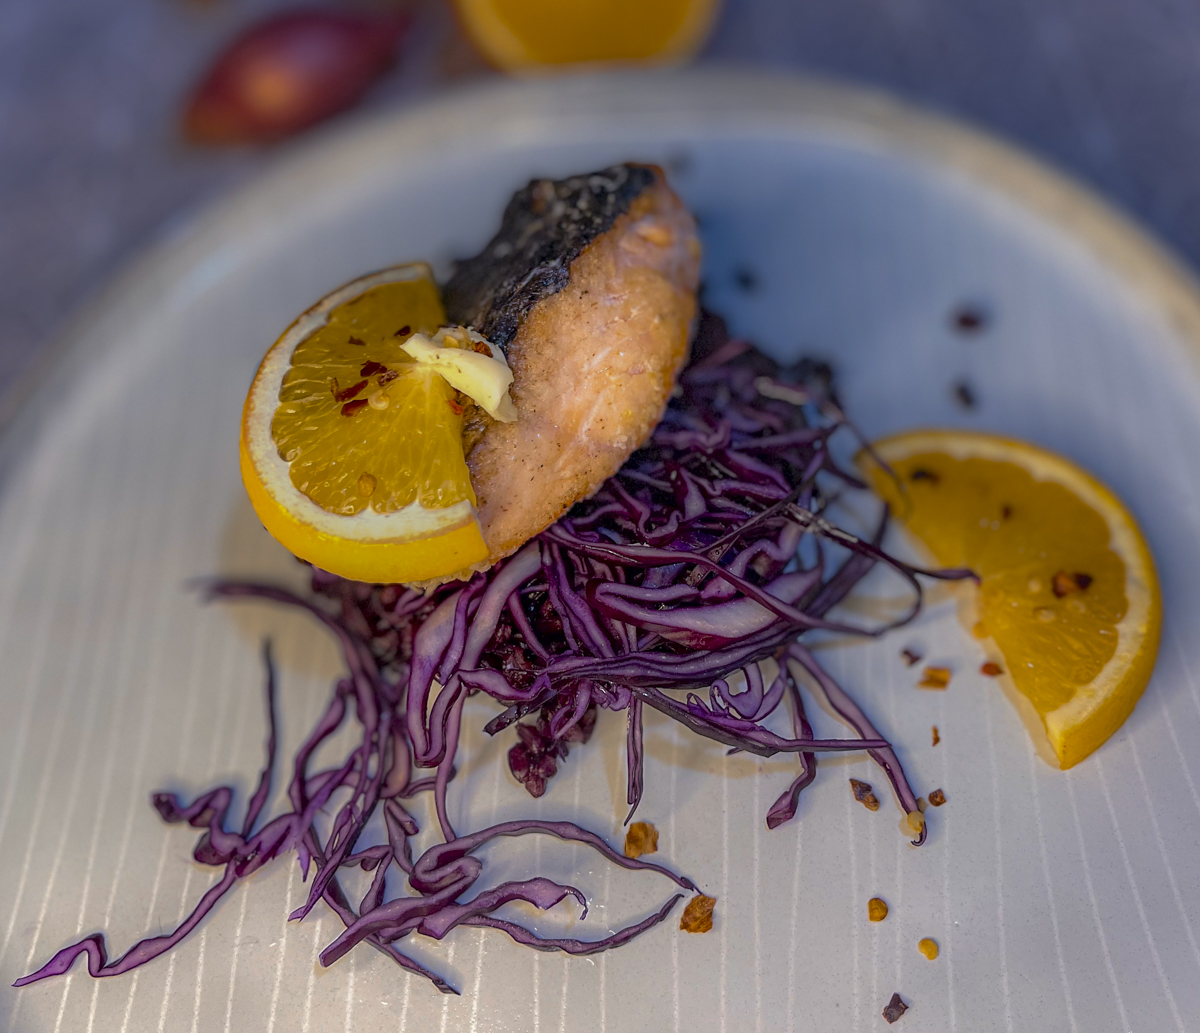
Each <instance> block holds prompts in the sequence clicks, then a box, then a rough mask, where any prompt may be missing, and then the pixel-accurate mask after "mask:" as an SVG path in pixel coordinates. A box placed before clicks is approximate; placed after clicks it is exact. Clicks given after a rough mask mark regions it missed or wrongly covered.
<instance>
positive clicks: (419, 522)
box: [241, 264, 487, 583]
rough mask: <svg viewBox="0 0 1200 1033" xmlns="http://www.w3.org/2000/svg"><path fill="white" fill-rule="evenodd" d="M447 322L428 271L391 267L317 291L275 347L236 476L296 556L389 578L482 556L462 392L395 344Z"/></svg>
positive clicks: (251, 398) (411, 576)
mask: <svg viewBox="0 0 1200 1033" xmlns="http://www.w3.org/2000/svg"><path fill="white" fill-rule="evenodd" d="M444 322H445V312H444V310H443V308H442V303H441V299H440V297H439V295H438V290H437V286H436V284H435V283H434V281H433V277H432V275H431V273H430V270H429V268H428V266H426V265H424V264H410V265H403V266H396V267H394V268H391V269H385V270H383V271H382V272H378V273H373V274H371V275H370V276H364V277H361V278H360V279H357V280H354V281H353V282H351V283H348V284H346V285H345V286H344V287H341V288H339V289H338V290H336V291H334V292H333V293H332V294H329V295H327V296H326V297H324V298H322V299H321V300H320V301H319V302H318V303H317V304H316V305H314V306H313V307H312V308H310V309H309V310H308V311H307V312H305V313H304V314H303V315H302V316H300V318H299V319H297V320H296V321H295V322H294V323H293V324H292V325H291V326H290V327H289V328H288V329H287V331H286V332H285V333H284V335H283V336H282V337H281V338H280V339H279V340H278V341H277V342H276V343H275V344H274V345H273V346H272V347H271V349H270V351H268V352H267V354H266V356H265V358H264V359H263V361H262V364H261V365H260V366H259V368H258V373H257V374H256V375H255V378H254V382H253V384H252V385H251V387H250V393H249V395H248V396H247V398H246V405H245V408H244V409H243V413H242V433H241V465H242V479H243V481H244V482H245V485H246V490H247V492H248V493H249V495H250V501H251V503H252V504H253V506H254V509H255V512H257V514H258V516H259V519H261V520H262V522H263V525H264V526H265V527H266V528H267V530H268V531H270V532H271V534H272V535H274V536H275V538H277V539H278V540H279V541H280V542H281V543H282V544H283V545H285V546H286V547H287V548H288V549H290V550H291V551H292V552H293V553H295V554H296V555H297V556H299V557H301V558H302V559H305V560H308V561H309V562H310V563H313V564H314V565H316V566H318V567H320V568H321V569H323V570H328V571H330V572H332V573H334V574H339V575H341V576H342V577H345V578H350V579H352V580H356V581H368V582H389V583H390V582H401V583H404V582H412V581H425V580H429V579H433V578H439V577H445V576H447V575H450V574H453V573H455V572H457V571H460V570H463V569H464V568H466V567H469V566H470V565H471V564H473V563H478V562H480V561H481V560H484V559H486V557H487V548H486V546H485V545H484V542H483V536H482V534H481V533H480V530H479V523H478V520H477V519H476V513H475V493H474V491H473V490H472V488H471V480H470V476H469V474H468V472H467V465H466V461H465V459H464V458H463V446H462V434H463V405H462V404H461V396H459V395H456V392H455V389H454V388H453V387H452V386H451V385H450V384H449V383H448V382H447V381H446V380H445V379H444V378H443V377H442V376H440V375H439V374H438V373H436V372H433V371H431V369H430V367H428V366H426V365H423V364H421V363H419V362H416V361H414V360H413V359H412V358H411V357H410V356H409V355H408V354H407V353H406V352H405V351H404V350H403V349H402V347H401V346H402V345H403V344H405V343H406V342H407V341H408V340H409V339H410V338H411V337H412V336H413V335H414V334H417V333H422V334H426V335H429V334H433V333H434V332H435V331H436V329H437V328H438V327H439V326H441V324H443V323H444Z"/></svg>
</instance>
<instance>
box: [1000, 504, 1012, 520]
mask: <svg viewBox="0 0 1200 1033" xmlns="http://www.w3.org/2000/svg"><path fill="white" fill-rule="evenodd" d="M1011 516H1012V506H1004V507H1002V508H1001V510H1000V519H1001V520H1007V519H1008V518H1009V517H1011Z"/></svg>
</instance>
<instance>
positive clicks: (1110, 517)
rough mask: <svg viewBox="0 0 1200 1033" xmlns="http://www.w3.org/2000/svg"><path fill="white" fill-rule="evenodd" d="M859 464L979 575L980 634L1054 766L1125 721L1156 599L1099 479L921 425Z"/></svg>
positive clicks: (1039, 455)
mask: <svg viewBox="0 0 1200 1033" xmlns="http://www.w3.org/2000/svg"><path fill="white" fill-rule="evenodd" d="M874 447H875V450H876V452H877V453H878V455H879V456H880V458H882V459H883V460H884V462H886V463H888V464H889V466H890V467H891V468H892V470H893V471H894V473H895V475H896V476H895V478H893V477H892V476H890V475H889V474H888V473H887V471H885V470H884V469H882V468H881V467H880V466H879V464H878V463H876V462H874V461H873V460H871V459H870V458H869V456H868V455H867V454H866V453H865V452H864V453H860V454H859V457H858V464H859V468H860V469H861V470H862V472H863V473H864V474H865V475H866V477H867V478H868V480H869V482H870V484H871V485H872V486H873V487H874V489H875V490H876V491H877V492H878V493H879V494H880V495H881V496H882V497H883V498H884V499H885V500H886V501H887V502H888V503H889V504H890V505H891V506H892V510H893V512H894V513H895V514H896V516H897V517H898V518H899V519H900V520H901V521H902V522H903V524H904V525H905V527H907V529H908V530H909V531H910V532H911V533H912V535H913V536H914V537H915V538H916V539H917V540H918V541H919V542H920V543H921V544H922V545H923V546H924V547H925V549H927V550H928V551H929V552H930V553H932V555H933V558H934V560H935V561H936V562H937V563H939V564H942V565H943V566H948V567H958V566H964V567H970V568H971V569H973V570H974V571H975V572H976V573H978V574H979V575H980V578H981V584H980V586H979V589H978V591H977V592H975V593H973V600H972V601H973V604H974V606H975V611H976V612H975V615H976V617H977V622H976V623H975V625H974V631H975V634H976V635H977V636H978V637H980V638H983V639H985V640H987V641H988V643H989V644H990V645H991V646H992V647H993V651H994V652H997V653H998V654H999V655H1000V656H1001V657H1002V658H1003V661H1004V662H1003V667H1004V669H1005V670H1006V671H1007V677H1008V678H1010V684H1011V686H1012V687H1013V688H1015V689H1016V691H1017V692H1018V693H1020V695H1021V696H1022V697H1024V699H1026V700H1028V702H1029V703H1030V704H1031V705H1032V709H1033V710H1034V711H1035V712H1036V714H1037V716H1038V718H1039V719H1040V721H1041V724H1042V726H1043V727H1044V729H1045V735H1046V739H1047V740H1048V742H1049V744H1050V746H1051V748H1052V749H1053V751H1054V755H1055V757H1056V758H1057V760H1058V763H1059V765H1060V766H1061V767H1063V768H1069V767H1071V766H1072V765H1074V764H1078V763H1079V761H1081V760H1083V758H1084V757H1086V756H1087V755H1088V754H1090V753H1091V752H1092V751H1094V750H1095V749H1097V748H1098V747H1099V746H1100V745H1101V744H1102V743H1103V742H1104V741H1105V740H1106V739H1108V737H1109V736H1111V735H1112V734H1113V732H1115V731H1116V730H1117V728H1119V727H1120V725H1121V723H1122V722H1123V721H1124V720H1125V718H1126V717H1128V716H1129V714H1130V712H1131V711H1132V710H1133V707H1134V704H1136V703H1137V701H1138V698H1139V697H1140V696H1141V694H1142V690H1143V689H1144V688H1145V687H1146V683H1147V682H1148V681H1149V679H1150V673H1151V671H1152V670H1153V668H1154V660H1155V657H1156V655H1157V652H1158V639H1159V630H1160V627H1161V623H1162V601H1161V598H1160V596H1159V590H1158V579H1157V577H1156V575H1155V572H1154V561H1153V559H1152V557H1151V555H1150V550H1149V549H1148V548H1147V546H1146V543H1145V541H1144V540H1143V538H1142V535H1141V532H1140V531H1139V530H1138V526H1137V524H1136V522H1135V521H1134V519H1133V517H1132V516H1131V515H1130V513H1129V511H1128V510H1127V509H1126V508H1125V507H1124V505H1122V503H1121V501H1120V500H1119V499H1118V498H1117V497H1116V496H1115V495H1114V494H1113V493H1112V492H1111V491H1110V490H1109V489H1108V488H1106V487H1105V486H1104V485H1103V484H1101V483H1100V482H1099V481H1097V480H1096V479H1095V478H1094V477H1092V476H1091V475H1090V474H1088V473H1085V472H1084V471H1083V470H1081V469H1079V467H1077V466H1075V465H1074V464H1073V463H1071V462H1069V461H1068V460H1066V459H1064V458H1063V457H1062V456H1058V455H1055V454H1054V453H1052V452H1048V451H1046V450H1045V449H1042V448H1038V447H1037V446H1036V445H1031V444H1027V443H1026V442H1023V441H1015V440H1011V439H1008V438H1001V437H995V436H992V435H989V434H980V433H973V432H968V431H949V430H920V431H913V432H910V433H906V434H897V435H895V436H894V437H890V438H885V439H884V440H882V441H879V442H876V444H875V446H874Z"/></svg>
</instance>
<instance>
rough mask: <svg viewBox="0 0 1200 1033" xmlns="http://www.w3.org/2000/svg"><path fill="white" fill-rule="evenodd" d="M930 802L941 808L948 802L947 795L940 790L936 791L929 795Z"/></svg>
mask: <svg viewBox="0 0 1200 1033" xmlns="http://www.w3.org/2000/svg"><path fill="white" fill-rule="evenodd" d="M929 802H930V804H931V805H932V806H934V807H941V806H942V804H944V803H945V802H946V794H945V793H943V792H942V791H941V790H940V789H935V790H934V791H933V792H932V793H930V794H929Z"/></svg>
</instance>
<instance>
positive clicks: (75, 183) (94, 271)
mask: <svg viewBox="0 0 1200 1033" xmlns="http://www.w3.org/2000/svg"><path fill="white" fill-rule="evenodd" d="M363 2H364V3H365V2H366V0H363ZM384 2H385V0H375V3H376V4H377V5H381V4H383V3H384ZM281 6H285V4H281V2H280V0H208V2H201V0H0V391H3V390H6V389H8V388H9V387H11V385H12V384H13V383H14V381H15V380H16V379H17V378H18V377H19V376H20V374H21V373H22V371H24V370H26V369H27V368H29V365H30V362H31V360H32V359H33V357H34V356H35V355H36V354H37V353H38V351H39V349H40V348H42V347H44V346H45V344H46V342H47V341H49V340H50V339H52V338H53V336H54V334H55V333H56V332H57V331H58V330H59V329H60V328H61V327H62V325H63V323H64V320H65V319H66V318H67V317H68V316H69V315H70V314H71V312H72V311H73V310H75V309H77V308H78V306H79V305H80V304H81V303H82V302H83V301H84V300H85V299H86V298H87V297H88V295H89V294H90V293H91V292H93V291H94V290H96V289H97V288H98V287H99V286H100V285H102V284H103V282H104V280H105V279H106V278H107V277H108V276H109V275H111V274H112V273H113V272H114V271H115V270H116V269H118V268H119V267H120V265H121V263H122V262H123V261H125V260H126V259H128V258H129V257H131V256H132V255H133V254H134V253H136V251H137V250H138V249H139V248H140V247H141V246H143V245H144V244H145V243H147V242H148V241H149V240H151V239H153V237H154V235H155V234H156V233H158V232H161V231H163V229H164V228H166V227H168V226H169V225H170V223H171V221H172V220H174V219H178V218H183V217H186V215H187V213H188V212H189V211H193V210H195V209H196V208H197V207H199V206H201V205H202V204H203V203H204V202H205V201H206V200H208V199H210V198H212V197H214V196H215V195H217V194H219V193H221V192H222V191H223V190H225V189H227V188H229V187H230V186H232V185H233V184H236V183H238V182H241V181H243V180H245V179H246V178H248V177H250V176H251V175H253V174H254V172H255V170H256V169H258V168H261V167H262V166H263V164H264V163H266V162H269V161H271V160H272V158H273V157H274V155H275V154H276V153H277V151H269V150H268V151H258V150H236V151H211V150H201V149H196V148H192V147H189V146H188V145H186V144H185V143H183V142H182V141H181V140H180V138H179V136H178V130H177V117H178V110H179V106H180V101H181V98H182V97H183V96H184V95H185V94H186V91H187V89H188V87H189V86H190V84H191V83H192V82H193V81H194V80H195V79H196V77H197V76H198V75H199V74H200V72H201V71H202V70H203V69H204V67H205V65H206V64H207V62H208V61H209V60H210V58H211V56H212V55H213V53H214V52H215V51H216V49H217V48H218V47H219V46H220V45H221V44H222V43H223V42H224V41H225V40H226V39H228V38H229V37H230V36H231V35H232V34H233V33H234V32H235V31H236V29H237V28H238V26H240V25H242V24H244V23H246V22H249V21H251V20H252V19H254V18H256V17H260V16H261V15H262V14H264V13H266V12H268V11H271V10H273V9H276V8H279V7H281ZM286 6H295V5H294V4H287V5H286ZM419 15H420V17H419V19H418V22H417V28H416V29H415V31H414V32H413V33H412V34H410V36H409V38H408V40H407V42H406V44H405V46H404V48H403V51H402V53H401V56H400V61H399V63H398V65H397V67H396V68H395V69H394V70H393V71H392V72H391V73H390V74H389V75H388V77H387V78H386V79H385V80H383V81H382V82H381V83H379V84H378V86H377V87H376V88H375V89H374V90H373V91H372V93H371V95H370V97H369V98H368V100H367V102H366V105H365V106H366V107H382V106H387V105H399V104H410V103H413V102H415V101H416V100H418V99H419V98H420V97H422V96H424V95H427V94H428V93H429V92H431V91H433V90H437V89H440V88H443V87H444V86H445V85H446V84H447V83H449V82H453V81H456V80H461V79H463V78H468V77H471V76H476V75H484V74H488V73H486V72H485V71H484V70H482V69H481V68H479V66H478V64H477V63H475V62H473V61H472V60H471V58H470V57H469V56H464V55H463V53H462V52H461V46H460V45H459V44H457V43H456V42H455V33H454V30H453V26H452V23H451V20H450V19H449V17H448V16H447V15H446V13H445V11H444V10H442V9H441V8H440V7H437V6H436V5H434V4H433V0H426V3H425V5H424V6H423V7H422V9H421V10H420V11H419ZM703 59H704V60H720V61H736V62H744V63H749V64H754V65H758V66H763V67H770V68H792V69H796V70H800V71H808V72H816V73H821V74H826V75H834V76H839V77H844V78H849V79H855V80H859V81H863V82H866V83H870V84H874V85H877V86H882V87H885V88H888V89H891V90H894V91H896V92H897V93H899V94H900V95H902V96H904V97H906V98H908V99H910V100H914V101H917V102H920V103H923V104H927V105H930V106H932V107H934V108H937V109H940V110H942V111H944V112H948V113H951V114H955V115H958V116H961V117H964V118H967V119H970V120H973V121H975V122H976V123H978V124H980V125H982V126H984V127H985V128H988V129H990V130H992V131H994V132H998V133H1000V134H1002V135H1005V136H1007V137H1009V138H1010V139H1012V140H1015V141H1017V142H1019V143H1021V144H1024V145H1025V146H1027V147H1029V148H1031V149H1032V150H1034V151H1035V152H1037V153H1038V154H1040V155H1041V156H1042V157H1043V158H1045V159H1048V160H1049V161H1051V162H1053V163H1055V164H1057V165H1059V166H1060V167H1062V168H1065V169H1066V170H1068V171H1070V172H1072V173H1074V174H1075V175H1077V176H1079V177H1081V178H1082V179H1083V180H1085V181H1086V182H1088V183H1090V184H1091V185H1092V186H1094V187H1096V188H1097V189H1099V190H1100V191H1102V192H1103V193H1104V194H1106V195H1107V196H1108V197H1109V198H1110V199H1111V200H1112V201H1114V202H1115V203H1116V204H1117V205H1118V206H1120V207H1122V208H1124V209H1125V210H1127V211H1129V212H1131V213H1133V214H1134V215H1135V216H1136V217H1138V218H1140V219H1141V220H1142V221H1144V222H1145V223H1147V224H1149V225H1150V226H1151V227H1152V228H1153V229H1154V230H1156V231H1157V232H1158V233H1159V234H1160V235H1161V236H1162V237H1163V238H1165V240H1166V241H1167V242H1168V243H1169V244H1171V245H1173V246H1174V247H1175V248H1176V249H1177V250H1179V251H1180V252H1181V253H1182V254H1183V256H1184V257H1185V258H1186V259H1187V260H1188V261H1189V262H1191V263H1192V264H1193V265H1195V264H1197V263H1200V103H1198V102H1200V5H1197V4H1195V3H1192V2H1190V0H727V2H726V4H725V8H724V10H723V12H722V15H721V18H720V21H719V23H718V25H717V28H716V31H715V32H714V34H713V37H712V39H711V40H710V42H709V45H708V47H707V48H706V51H705V54H704V58H703Z"/></svg>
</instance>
